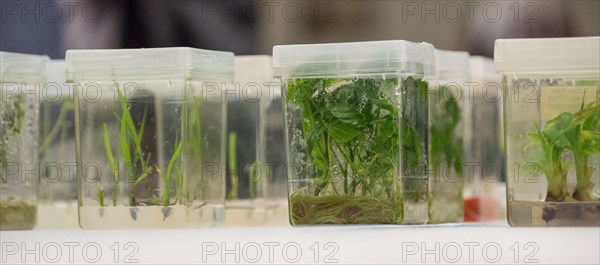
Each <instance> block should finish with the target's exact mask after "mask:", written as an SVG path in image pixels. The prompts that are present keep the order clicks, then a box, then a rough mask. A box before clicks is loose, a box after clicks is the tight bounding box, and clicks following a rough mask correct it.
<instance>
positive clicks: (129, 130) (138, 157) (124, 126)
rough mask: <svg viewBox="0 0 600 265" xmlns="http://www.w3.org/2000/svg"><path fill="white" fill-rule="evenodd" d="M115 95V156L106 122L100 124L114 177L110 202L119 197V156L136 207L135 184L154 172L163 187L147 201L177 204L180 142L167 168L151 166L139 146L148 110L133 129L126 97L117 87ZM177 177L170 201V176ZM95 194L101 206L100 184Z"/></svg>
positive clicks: (180, 178)
mask: <svg viewBox="0 0 600 265" xmlns="http://www.w3.org/2000/svg"><path fill="white" fill-rule="evenodd" d="M117 91H118V98H119V105H120V109H121V111H122V114H121V117H119V116H116V118H117V119H118V120H120V127H119V128H120V129H119V138H118V139H119V144H118V145H117V146H118V150H117V154H118V156H117V157H116V158H115V156H114V155H113V151H112V148H111V139H110V135H109V132H108V125H107V123H103V124H102V134H103V140H104V151H105V155H106V159H107V162H108V164H109V167H110V171H111V173H112V175H113V177H114V183H115V185H114V192H113V197H112V205H113V206H117V204H118V200H119V193H120V187H121V184H122V182H123V180H122V179H121V178H120V177H119V168H118V162H117V160H116V159H119V158H122V159H123V162H124V164H125V166H126V168H127V172H128V173H129V175H128V178H127V180H128V183H129V205H130V206H137V205H138V204H139V203H138V201H137V196H136V191H135V189H136V186H137V185H139V184H140V183H142V182H143V181H144V180H146V178H147V177H148V176H149V175H151V174H153V173H154V172H156V173H157V174H158V175H159V176H160V178H161V180H162V182H163V190H162V191H161V195H160V198H150V199H149V200H148V201H147V202H145V203H146V204H148V203H152V204H159V205H163V206H169V205H173V204H176V203H177V202H181V200H182V199H181V198H182V196H183V194H182V191H181V190H182V188H183V173H182V172H181V168H180V166H179V165H178V161H179V158H180V155H181V149H182V142H181V141H179V140H176V141H175V142H176V147H175V151H174V153H173V155H172V156H171V158H170V159H169V164H168V167H167V171H166V172H163V171H162V170H161V169H160V168H159V167H158V166H156V165H150V164H149V161H150V158H151V154H150V153H149V154H147V155H145V154H144V151H143V149H142V137H143V134H144V129H145V126H146V120H147V109H144V114H143V117H142V121H141V124H140V126H139V129H138V128H136V125H135V122H134V120H133V118H132V116H131V113H130V112H129V108H128V106H127V102H126V101H125V96H124V95H123V94H122V92H121V91H120V90H118V89H117ZM173 177H175V178H176V183H177V185H176V187H175V196H176V198H175V201H174V202H171V190H172V189H171V179H172V178H173ZM96 189H97V196H98V203H99V204H100V206H102V207H104V206H106V204H105V203H104V197H105V196H104V190H103V188H102V186H101V185H100V183H97V187H96Z"/></svg>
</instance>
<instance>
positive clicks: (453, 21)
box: [0, 0, 600, 59]
mask: <svg viewBox="0 0 600 265" xmlns="http://www.w3.org/2000/svg"><path fill="white" fill-rule="evenodd" d="M0 3H1V4H0V16H1V17H0V20H1V26H0V50H2V51H10V52H21V53H33V54H47V55H49V56H51V57H52V58H54V59H60V58H64V55H65V51H66V50H67V49H99V48H142V47H144V48H151V47H167V46H189V47H196V48H204V49H215V50H227V51H234V52H235V53H236V54H241V55H247V54H271V50H272V46H273V45H278V44H295V43H323V42H345V41H366V40H384V39H405V40H410V41H425V42H430V43H432V44H434V45H435V46H436V47H437V48H441V49H450V50H466V51H469V52H470V53H471V54H474V55H485V56H490V57H491V56H493V45H494V40H495V39H498V38H517V37H518V38H521V37H572V36H597V35H600V1H598V0H571V1H553V0H543V1H511V0H503V1H404V0H343V1H342V0H337V1H336V0H334V1H327V0H321V1H316V0H290V1H287V0H272V1H268V0H265V1H260V0H230V1H216V0H212V1H190V0H185V1H176V0H170V1H162V0H128V1H110V0H87V1H74V0H57V1H42V0H25V1H21V0H1V1H0Z"/></svg>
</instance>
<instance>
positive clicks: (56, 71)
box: [47, 60, 66, 84]
mask: <svg viewBox="0 0 600 265" xmlns="http://www.w3.org/2000/svg"><path fill="white" fill-rule="evenodd" d="M65 69H66V63H65V60H50V61H49V62H48V78H47V81H48V83H50V82H54V83H60V84H63V83H65Z"/></svg>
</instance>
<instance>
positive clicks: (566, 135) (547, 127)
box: [495, 37, 600, 226]
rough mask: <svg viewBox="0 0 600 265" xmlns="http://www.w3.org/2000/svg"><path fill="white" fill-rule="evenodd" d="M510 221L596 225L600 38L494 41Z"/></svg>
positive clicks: (599, 213)
mask: <svg viewBox="0 0 600 265" xmlns="http://www.w3.org/2000/svg"><path fill="white" fill-rule="evenodd" d="M495 66H496V71H498V72H499V73H500V74H501V75H502V83H503V86H504V95H505V96H504V111H505V115H504V117H505V126H504V129H505V141H506V169H505V170H506V173H507V180H506V184H507V189H508V193H507V196H508V221H509V223H510V224H511V225H512V226H600V201H599V200H598V198H599V195H600V158H599V156H600V100H599V99H600V98H599V97H600V87H599V85H598V82H599V80H600V37H585V38H555V39H507V40H497V41H496V47H495Z"/></svg>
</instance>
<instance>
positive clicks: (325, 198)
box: [286, 77, 427, 224]
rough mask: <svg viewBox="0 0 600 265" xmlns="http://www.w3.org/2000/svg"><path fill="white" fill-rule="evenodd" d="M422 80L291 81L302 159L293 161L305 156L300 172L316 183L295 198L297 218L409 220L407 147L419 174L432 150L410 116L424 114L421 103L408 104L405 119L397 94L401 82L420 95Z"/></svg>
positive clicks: (295, 146) (292, 131) (295, 138)
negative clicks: (404, 187)
mask: <svg viewBox="0 0 600 265" xmlns="http://www.w3.org/2000/svg"><path fill="white" fill-rule="evenodd" d="M420 82H421V81H420V80H418V79H413V78H411V77H409V78H407V79H405V80H403V83H402V84H399V82H398V79H384V80H380V79H372V78H355V79H334V78H313V79H293V80H289V81H288V84H287V97H286V104H287V112H288V113H287V115H288V121H290V119H292V121H294V119H296V120H298V122H299V123H300V125H299V126H297V125H294V124H288V126H291V128H288V138H289V140H290V142H291V144H290V145H291V146H290V147H289V148H291V151H290V152H302V154H297V156H298V157H303V159H302V160H303V161H290V162H298V165H295V166H296V167H298V168H297V172H298V174H299V175H298V176H296V178H298V181H304V182H305V183H306V184H307V185H308V186H309V189H307V190H298V191H295V192H294V193H293V194H291V196H290V207H291V209H290V212H291V221H292V223H293V224H322V223H348V224H371V223H401V222H402V219H403V199H402V196H401V185H400V181H399V179H398V178H399V174H398V171H399V164H398V161H400V157H399V156H400V153H401V152H402V153H403V158H404V159H403V168H404V169H406V170H407V171H411V170H414V171H415V172H416V171H418V169H417V168H418V167H419V164H420V163H421V162H422V161H421V160H420V159H419V157H417V156H419V154H426V151H425V150H424V146H423V144H422V143H421V141H420V140H419V139H421V137H420V136H419V133H418V131H417V129H418V128H415V127H414V126H412V125H413V124H415V121H411V120H410V119H409V117H417V116H419V115H416V114H417V113H418V112H419V111H418V110H416V108H417V107H418V105H417V104H415V105H414V108H415V109H412V108H411V106H413V105H411V104H406V109H405V110H403V111H405V113H404V112H403V114H406V115H404V116H402V117H403V119H402V120H401V119H400V117H401V112H400V111H401V110H400V108H399V104H398V103H399V98H398V95H397V94H396V93H397V92H398V87H399V86H402V87H410V88H411V89H406V91H404V92H409V93H414V92H416V91H417V89H416V88H419V87H421V86H422V84H421V83H420ZM425 87H426V84H425ZM410 90H414V91H410ZM426 93H427V91H426V90H425V92H424V93H421V91H418V93H417V94H419V95H421V96H424V97H426ZM413 103H414V102H413ZM411 111H414V112H415V113H413V114H414V115H410V114H411V113H410V112H411ZM290 115H298V117H296V118H290ZM401 122H402V126H400V123H401ZM425 124H426V123H425ZM294 126H296V127H294ZM400 127H402V129H403V131H402V135H401V136H400V132H399V128H400ZM296 130H299V131H300V132H297V131H296ZM401 150H402V151H401ZM404 156H405V157H404ZM303 164H306V165H308V166H302V165H303ZM311 185H313V186H311ZM309 190H310V191H309ZM424 196H426V194H424ZM417 199H418V198H417Z"/></svg>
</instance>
